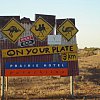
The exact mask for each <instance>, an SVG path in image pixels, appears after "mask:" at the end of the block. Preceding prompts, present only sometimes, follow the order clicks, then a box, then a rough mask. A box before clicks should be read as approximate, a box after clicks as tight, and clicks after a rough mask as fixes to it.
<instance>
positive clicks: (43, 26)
mask: <svg viewBox="0 0 100 100" xmlns="http://www.w3.org/2000/svg"><path fill="white" fill-rule="evenodd" d="M52 30H53V27H52V26H51V25H50V24H49V23H48V22H47V21H46V20H44V19H43V18H42V17H39V18H38V19H37V21H36V22H35V23H34V25H33V26H32V28H31V32H32V33H33V34H34V35H35V36H36V37H37V38H38V39H39V40H41V41H43V40H45V38H46V37H47V35H49V34H50V33H51V32H52Z"/></svg>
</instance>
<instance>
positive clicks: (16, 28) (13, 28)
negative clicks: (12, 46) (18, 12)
mask: <svg viewBox="0 0 100 100" xmlns="http://www.w3.org/2000/svg"><path fill="white" fill-rule="evenodd" d="M23 32H24V28H23V27H22V26H21V25H20V23H19V22H18V21H17V20H15V19H14V18H12V19H11V20H10V21H9V22H8V23H7V24H6V25H5V26H4V27H3V28H2V33H3V34H4V35H5V36H6V37H7V38H8V39H9V40H10V41H11V42H13V43H15V42H16V41H17V40H18V38H19V37H20V35H21V34H22V33H23Z"/></svg>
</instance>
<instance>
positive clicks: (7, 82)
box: [6, 77, 8, 92]
mask: <svg viewBox="0 0 100 100" xmlns="http://www.w3.org/2000/svg"><path fill="white" fill-rule="evenodd" d="M6 92H8V77H6Z"/></svg>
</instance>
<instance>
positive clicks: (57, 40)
mask: <svg viewBox="0 0 100 100" xmlns="http://www.w3.org/2000/svg"><path fill="white" fill-rule="evenodd" d="M61 38H62V36H61V35H48V44H49V45H60V44H61V40H62V39H61Z"/></svg>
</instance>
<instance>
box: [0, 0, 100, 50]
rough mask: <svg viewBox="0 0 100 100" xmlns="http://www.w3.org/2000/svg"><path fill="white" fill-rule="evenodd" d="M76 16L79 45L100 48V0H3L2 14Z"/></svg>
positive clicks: (0, 10)
mask: <svg viewBox="0 0 100 100" xmlns="http://www.w3.org/2000/svg"><path fill="white" fill-rule="evenodd" d="M35 14H47V15H48V14H50V15H56V18H60V19H61V18H75V21H76V27H77V28H78V30H79V32H78V33H77V35H76V36H77V41H78V47H79V48H84V47H99V48H100V0H1V2H0V16H8V15H9V16H11V15H12V16H13V15H19V16H21V18H22V17H29V18H30V19H31V20H34V15H35Z"/></svg>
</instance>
